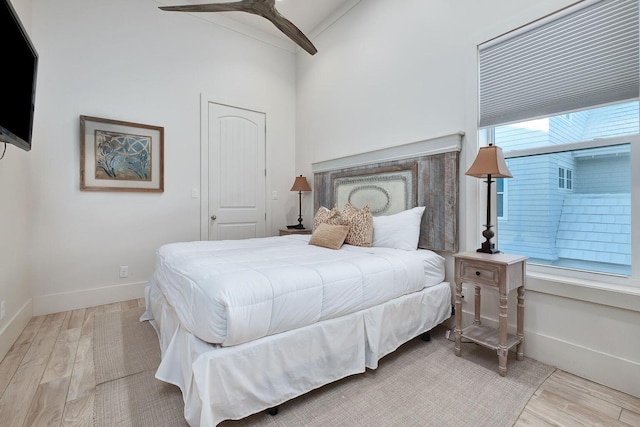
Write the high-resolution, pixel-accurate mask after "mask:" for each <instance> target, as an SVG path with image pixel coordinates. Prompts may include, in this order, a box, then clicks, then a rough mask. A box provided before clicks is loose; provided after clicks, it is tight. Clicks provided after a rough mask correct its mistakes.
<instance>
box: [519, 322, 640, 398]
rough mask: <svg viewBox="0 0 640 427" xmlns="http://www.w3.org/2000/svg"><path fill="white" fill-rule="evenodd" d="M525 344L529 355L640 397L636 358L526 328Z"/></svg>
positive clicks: (638, 364) (638, 366)
mask: <svg viewBox="0 0 640 427" xmlns="http://www.w3.org/2000/svg"><path fill="white" fill-rule="evenodd" d="M630 339H635V337H631V338H630ZM524 345H525V347H524V351H525V355H526V356H527V357H530V358H532V359H535V360H538V361H540V362H542V363H546V364H548V365H553V366H555V367H557V368H558V369H562V370H563V371H566V372H569V373H571V374H574V375H578V376H580V377H583V378H586V379H588V380H591V381H593V382H596V383H598V384H602V385H605V386H607V387H611V388H613V389H615V390H618V391H622V392H624V393H627V394H630V395H632V396H635V397H639V398H640V381H638V378H640V363H638V362H636V361H633V360H628V359H624V358H622V357H618V356H616V355H613V354H608V353H604V352H601V351H598V350H595V349H593V348H587V347H583V346H580V345H577V344H572V343H569V342H566V341H562V340H559V339H557V338H554V337H550V336H546V335H542V334H538V333H535V332H532V331H527V330H525V344H524Z"/></svg>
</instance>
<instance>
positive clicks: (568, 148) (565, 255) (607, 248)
mask: <svg viewBox="0 0 640 427" xmlns="http://www.w3.org/2000/svg"><path fill="white" fill-rule="evenodd" d="M585 115H586V116H590V117H588V118H587V119H585V120H583V121H579V122H574V123H580V124H579V125H577V126H580V127H581V129H580V130H577V129H574V130H573V132H574V133H575V134H579V135H583V136H584V137H586V138H589V139H587V140H585V141H576V142H573V143H571V144H563V143H561V142H559V141H562V140H564V139H565V138H566V136H565V135H564V132H569V130H568V129H563V130H562V131H561V132H560V133H557V132H556V131H554V129H555V127H556V126H555V124H556V122H557V121H559V120H563V119H562V117H560V116H552V117H549V118H547V119H545V120H546V121H547V122H548V126H547V127H546V128H547V129H548V131H545V132H542V134H544V137H542V135H541V134H538V135H537V138H538V142H537V143H536V144H535V148H533V145H534V144H531V147H532V148H527V149H524V148H522V144H521V141H522V138H523V135H525V134H527V132H529V130H528V128H529V127H530V125H529V124H527V122H523V123H514V124H510V125H504V126H497V127H496V128H494V131H495V132H494V134H495V137H494V142H495V144H496V145H498V146H500V147H502V149H503V151H504V155H505V159H506V162H507V166H508V167H509V170H510V171H511V173H512V175H513V178H511V179H509V180H508V183H509V189H510V192H509V195H508V196H506V197H505V195H504V194H503V196H502V197H503V198H504V200H503V201H502V202H501V201H500V193H498V210H499V209H500V203H502V204H503V205H507V204H508V206H509V216H508V218H507V217H505V216H503V217H500V216H498V233H497V234H498V236H499V239H500V245H499V246H500V249H501V250H502V251H504V252H509V253H516V254H522V255H527V256H529V257H530V259H529V263H532V264H539V265H545V266H554V267H563V268H571V269H577V270H586V271H591V272H597V273H608V274H618V275H624V276H630V275H631V268H632V266H631V236H632V232H631V226H632V224H631V222H632V217H631V194H632V186H631V182H632V181H631V164H632V163H631V150H632V145H636V146H637V145H638V144H637V140H638V138H637V134H638V132H639V131H640V121H639V117H640V111H639V107H638V102H637V101H635V102H632V103H624V104H618V105H611V106H607V107H602V108H595V109H591V110H588V111H586V112H585ZM623 116H624V122H626V123H627V124H628V126H626V127H623V126H620V125H613V124H612V121H614V120H620V119H621V118H622V117H623ZM593 122H596V123H597V125H595V126H594V125H593ZM605 128H606V129H609V130H608V131H605ZM537 132H540V131H539V130H538V131H537ZM585 132H586V133H585ZM591 132H596V133H597V134H598V135H601V136H600V137H599V139H592V138H590V133H591ZM625 134H628V135H633V136H625ZM638 148H640V147H638ZM558 164H562V165H563V166H560V167H558V166H557V165H558ZM574 171H575V172H576V174H575V176H574ZM575 177H579V179H574V178H575ZM504 181H507V180H504ZM498 188H499V187H498ZM567 190H572V191H567Z"/></svg>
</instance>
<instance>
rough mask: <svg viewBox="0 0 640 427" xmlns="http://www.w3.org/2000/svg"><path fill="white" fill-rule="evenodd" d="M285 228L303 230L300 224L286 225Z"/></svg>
mask: <svg viewBox="0 0 640 427" xmlns="http://www.w3.org/2000/svg"><path fill="white" fill-rule="evenodd" d="M287 228H288V229H289V230H292V229H295V230H304V225H302V223H300V224H296V225H287Z"/></svg>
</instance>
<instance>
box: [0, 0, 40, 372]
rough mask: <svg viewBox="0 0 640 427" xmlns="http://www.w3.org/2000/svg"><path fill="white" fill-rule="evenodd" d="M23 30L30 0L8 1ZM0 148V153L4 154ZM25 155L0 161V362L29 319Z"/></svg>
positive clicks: (9, 151) (12, 153)
mask: <svg viewBox="0 0 640 427" xmlns="http://www.w3.org/2000/svg"><path fill="white" fill-rule="evenodd" d="M11 3H12V5H13V7H14V9H15V10H16V12H17V13H18V15H19V17H20V19H21V21H22V24H23V26H24V27H25V29H26V30H27V32H29V33H30V34H31V0H11ZM4 148H5V147H4V144H0V151H2V150H4ZM37 149H38V148H37V145H34V148H33V150H32V151H31V152H25V151H23V150H21V149H19V148H17V147H15V146H13V145H9V144H7V146H6V152H5V154H4V158H3V159H2V160H0V204H1V205H2V238H1V239H0V301H4V303H5V313H4V317H3V318H2V319H0V360H2V358H3V357H4V356H5V355H6V353H7V351H8V350H9V349H10V348H11V346H12V345H13V343H14V341H15V340H16V338H17V337H18V336H19V335H20V332H22V329H23V328H24V326H25V325H26V324H27V322H28V321H29V319H30V318H31V316H32V306H31V289H30V274H29V265H30V264H31V262H32V259H31V256H30V255H31V254H30V250H29V240H30V237H29V236H30V226H31V221H32V215H31V211H30V206H31V194H32V193H31V175H30V170H31V165H32V162H31V161H32V157H33V151H35V150H37Z"/></svg>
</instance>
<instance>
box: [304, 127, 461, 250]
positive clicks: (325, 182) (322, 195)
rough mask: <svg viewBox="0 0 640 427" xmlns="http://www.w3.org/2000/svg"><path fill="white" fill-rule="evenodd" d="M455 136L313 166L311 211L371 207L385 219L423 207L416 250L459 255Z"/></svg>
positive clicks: (457, 145) (457, 143) (458, 136)
mask: <svg viewBox="0 0 640 427" xmlns="http://www.w3.org/2000/svg"><path fill="white" fill-rule="evenodd" d="M463 136H464V133H462V132H459V133H456V134H452V135H446V136H443V137H439V138H433V139H429V140H425V141H420V142H416V143H412V144H406V145H402V146H398V147H391V148H388V149H384V150H378V151H373V152H368V153H362V154H357V155H354V156H349V157H342V158H339V159H333V160H328V161H325V162H319V163H314V164H313V171H314V175H313V182H314V212H316V211H317V210H318V208H319V207H320V206H326V207H329V208H330V207H333V206H338V207H339V208H342V207H343V206H344V204H345V203H346V202H347V201H348V202H351V203H352V204H353V205H354V206H356V207H357V208H361V207H362V206H363V205H364V204H368V205H369V206H370V207H371V210H372V213H373V215H374V216H375V215H389V214H393V213H396V212H399V211H401V210H404V209H410V208H412V207H415V206H425V207H426V209H425V212H424V214H423V216H422V224H421V229H420V240H419V242H418V247H420V248H423V249H431V250H434V251H445V252H457V251H458V182H459V158H460V149H461V146H462V138H463Z"/></svg>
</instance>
